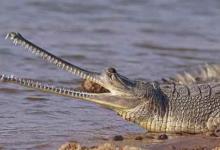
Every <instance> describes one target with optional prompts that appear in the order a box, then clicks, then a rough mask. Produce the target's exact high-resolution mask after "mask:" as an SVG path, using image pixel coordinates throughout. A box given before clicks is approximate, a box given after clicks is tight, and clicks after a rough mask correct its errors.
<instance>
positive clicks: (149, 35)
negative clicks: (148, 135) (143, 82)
mask: <svg viewBox="0 0 220 150" xmlns="http://www.w3.org/2000/svg"><path fill="white" fill-rule="evenodd" d="M219 14H220V3H219V1H218V0H211V1H205V0H202V1H201V0H194V1H190V0H185V1H181V0H148V1H144V0H135V1H133V0H106V1H102V0H94V1H90V0H84V1H81V0H75V1H69V0H66V1H63V0H48V1H44V0H10V1H6V0H3V1H1V5H0V31H1V32H0V43H1V44H0V72H1V73H6V74H15V75H18V76H22V77H31V78H34V79H43V80H45V81H53V82H56V83H57V84H61V85H63V86H76V85H77V84H78V83H79V79H78V78H75V77H73V76H72V75H70V74H68V73H66V72H64V71H61V70H59V69H57V68H56V67H55V66H53V65H50V64H48V63H46V62H44V61H42V60H41V59H40V58H36V57H34V56H32V55H31V54H29V53H27V52H26V51H24V50H23V49H22V48H20V47H15V46H13V45H12V43H11V42H9V41H5V40H4V36H5V35H6V33H7V32H11V31H16V32H20V33H22V35H23V36H24V37H26V38H28V39H29V40H31V41H33V42H34V43H36V44H38V45H39V46H41V47H43V48H45V49H47V50H49V51H50V52H52V53H54V54H56V55H57V56H59V57H62V58H64V59H66V60H68V61H70V62H71V63H73V64H76V65H79V66H82V67H84V68H86V69H89V70H94V71H101V70H103V69H104V68H106V67H108V66H113V67H116V68H117V69H118V71H119V72H120V73H121V74H124V75H126V76H127V77H130V78H145V79H152V80H155V79H159V78H161V77H166V76H172V75H173V74H175V73H176V72H179V71H183V70H185V69H187V68H189V67H196V66H198V65H201V64H204V63H219V57H220V50H219V49H220V28H219V27H220V15H219ZM133 132H144V130H143V129H141V128H139V127H138V126H136V125H134V124H132V123H128V122H126V121H124V120H122V119H121V118H120V117H118V116H117V115H116V114H115V113H114V112H112V111H110V110H106V109H104V108H102V107H100V106H97V105H95V104H91V103H87V102H83V101H78V100H72V99H70V98H65V97H59V96H56V95H51V94H46V93H41V92H38V91H33V90H30V89H26V88H23V87H20V86H17V85H13V84H4V83H0V147H1V146H2V147H5V148H6V149H43V150H44V149H45V150H46V149H48V150H49V149H56V148H57V147H58V146H59V145H60V144H61V143H64V142H66V141H68V140H78V141H83V142H84V143H91V142H93V141H96V140H98V139H103V138H109V137H112V136H114V135H117V134H125V133H133Z"/></svg>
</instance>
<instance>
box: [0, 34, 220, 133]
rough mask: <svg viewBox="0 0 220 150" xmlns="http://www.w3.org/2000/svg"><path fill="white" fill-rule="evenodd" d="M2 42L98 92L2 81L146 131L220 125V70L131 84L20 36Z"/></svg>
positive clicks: (191, 130)
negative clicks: (108, 113) (93, 107)
mask: <svg viewBox="0 0 220 150" xmlns="http://www.w3.org/2000/svg"><path fill="white" fill-rule="evenodd" d="M6 38H9V39H11V40H12V41H13V42H14V43H15V44H18V45H21V46H23V47H25V48H26V49H28V50H29V51H31V52H32V53H33V54H35V55H38V56H40V57H41V58H43V59H44V60H46V61H48V62H50V63H52V64H55V65H56V66H58V67H59V68H62V69H64V70H66V71H68V72H70V73H72V74H74V75H78V76H80V77H81V78H83V79H86V80H87V81H89V82H91V83H93V84H91V85H95V86H97V87H98V88H99V89H102V92H98V91H97V90H93V92H91V91H90V89H86V92H82V91H78V90H76V89H75V90H72V89H67V88H59V87H54V86H50V85H47V84H45V83H43V82H39V81H36V80H32V79H26V78H18V77H15V76H7V75H0V81H3V82H11V83H15V84H19V85H22V86H25V87H29V88H34V89H37V90H41V91H43V92H50V93H55V94H58V95H62V96H69V97H73V98H77V99H81V100H86V101H90V102H94V103H97V104H100V105H103V106H105V107H107V108H109V109H112V110H114V111H116V112H117V113H118V114H119V115H120V116H122V117H123V118H124V119H126V120H129V121H132V122H135V123H137V124H139V125H140V126H142V127H144V128H146V129H147V130H148V131H149V132H166V133H182V132H186V133H204V132H214V131H215V130H216V129H218V128H219V127H220V78H219V76H220V69H219V68H220V67H210V69H211V72H212V73H211V74H210V71H207V70H205V69H204V71H203V72H202V73H201V74H196V75H194V74H190V73H188V74H184V75H178V76H176V77H174V78H173V79H167V80H162V81H158V82H146V81H142V80H130V79H128V78H126V77H125V76H122V75H120V74H119V73H118V72H117V71H116V70H115V69H114V68H108V69H107V70H105V71H104V72H102V73H95V72H90V71H87V70H84V69H81V68H80V67H78V66H75V65H73V64H70V63H69V62H67V61H64V60H62V59H61V58H58V57H56V56H54V55H53V54H51V53H49V52H47V51H46V50H43V49H42V48H40V47H38V46H36V45H34V44H33V43H31V42H30V41H28V40H26V39H24V38H23V37H22V36H21V35H20V34H19V33H14V32H11V33H9V34H8V35H7V37H6ZM210 69H209V70H210ZM197 79H201V80H197ZM91 89H92V88H91Z"/></svg>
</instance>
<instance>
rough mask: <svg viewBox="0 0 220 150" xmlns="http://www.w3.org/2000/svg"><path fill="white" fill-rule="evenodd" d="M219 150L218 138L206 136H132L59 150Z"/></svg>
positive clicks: (64, 145) (68, 145)
mask: <svg viewBox="0 0 220 150" xmlns="http://www.w3.org/2000/svg"><path fill="white" fill-rule="evenodd" d="M76 149H77V150H84V149H85V150H87V149H92V150H114V149H119V150H140V149H149V150H158V149H160V150H179V149H181V150H212V149H213V150H220V137H211V136H206V135H181V136H173V135H172V136H171V135H168V136H166V135H162V136H161V135H147V134H133V135H125V136H116V137H113V138H112V139H108V140H100V141H97V143H94V144H93V145H83V144H82V145H80V144H79V143H77V142H67V143H65V144H63V145H62V146H61V147H60V149H59V150H76Z"/></svg>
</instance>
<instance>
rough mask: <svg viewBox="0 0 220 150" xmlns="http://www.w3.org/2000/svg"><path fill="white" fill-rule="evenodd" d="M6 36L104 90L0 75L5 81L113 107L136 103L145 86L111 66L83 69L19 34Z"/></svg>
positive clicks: (123, 107)
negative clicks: (85, 88)
mask: <svg viewBox="0 0 220 150" xmlns="http://www.w3.org/2000/svg"><path fill="white" fill-rule="evenodd" d="M6 38H8V39H10V40H11V41H13V43H14V44H15V45H21V46H23V47H24V48H25V49H27V50H28V51H30V52H32V53H33V54H35V55H38V56H40V57H41V58H43V59H44V60H46V61H48V62H50V63H52V64H55V65H56V66H58V67H59V68H61V69H63V70H66V71H68V72H70V73H72V74H73V75H76V76H79V77H81V78H82V79H84V80H87V81H90V82H91V83H95V84H97V85H98V86H100V87H102V88H103V89H104V92H97V91H95V92H94V91H93V92H90V91H79V90H77V89H69V88H59V87H54V86H50V85H47V84H45V83H43V82H39V81H36V80H32V79H26V78H18V77H15V76H5V75H1V76H0V79H1V80H2V81H5V82H13V83H17V84H21V85H23V86H26V87H30V88H35V89H38V90H41V91H44V92H51V93H55V94H58V95H63V96H70V97H74V98H77V99H81V100H87V101H91V102H95V103H98V104H101V105H103V106H106V107H107V108H110V109H113V110H122V109H126V110H127V109H131V108H134V107H136V106H137V105H138V103H140V100H139V99H140V97H142V96H143V95H145V90H144V91H142V92H141V91H140V90H138V87H139V86H138V85H140V84H137V83H138V82H136V81H132V80H130V79H128V78H126V77H125V76H122V75H121V74H119V73H118V72H117V71H116V69H114V68H107V69H105V70H104V71H103V72H102V73H96V72H91V71H87V70H85V69H82V68H80V67H78V66H75V65H73V64H71V63H69V62H67V61H65V60H63V59H61V58H59V57H57V56H55V55H53V54H51V53H49V52H48V51H46V50H44V49H42V48H40V47H38V46H36V45H35V44H33V43H32V42H30V41H28V40H26V39H25V38H24V37H23V36H22V35H21V34H19V33H15V32H11V33H9V34H7V36H6Z"/></svg>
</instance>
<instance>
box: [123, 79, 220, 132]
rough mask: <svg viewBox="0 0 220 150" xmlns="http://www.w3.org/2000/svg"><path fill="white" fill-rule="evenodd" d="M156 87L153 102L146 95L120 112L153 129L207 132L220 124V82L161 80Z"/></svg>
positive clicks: (126, 117) (127, 118)
mask: <svg viewBox="0 0 220 150" xmlns="http://www.w3.org/2000/svg"><path fill="white" fill-rule="evenodd" d="M145 90H146V91H147V90H148V88H147V87H146V88H145ZM154 90H155V91H154V92H153V93H152V94H150V95H154V96H151V97H154V98H153V99H152V102H150V103H153V104H150V103H149V101H148V99H147V98H146V101H143V102H142V104H139V105H138V106H137V107H135V108H134V109H132V110H129V111H127V112H119V115H121V116H122V117H123V118H124V119H126V120H129V121H133V122H135V123H138V124H139V125H140V126H142V127H144V128H146V129H147V130H149V131H151V132H167V133H182V132H185V133H205V132H210V131H211V132H212V131H214V130H216V129H217V128H218V127H220V83H205V84H192V85H181V84H175V83H173V84H160V85H157V87H156V88H155V89H154ZM146 97H148V96H146ZM156 99H159V100H156ZM155 100H156V104H154V103H155ZM158 105H159V106H158Z"/></svg>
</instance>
